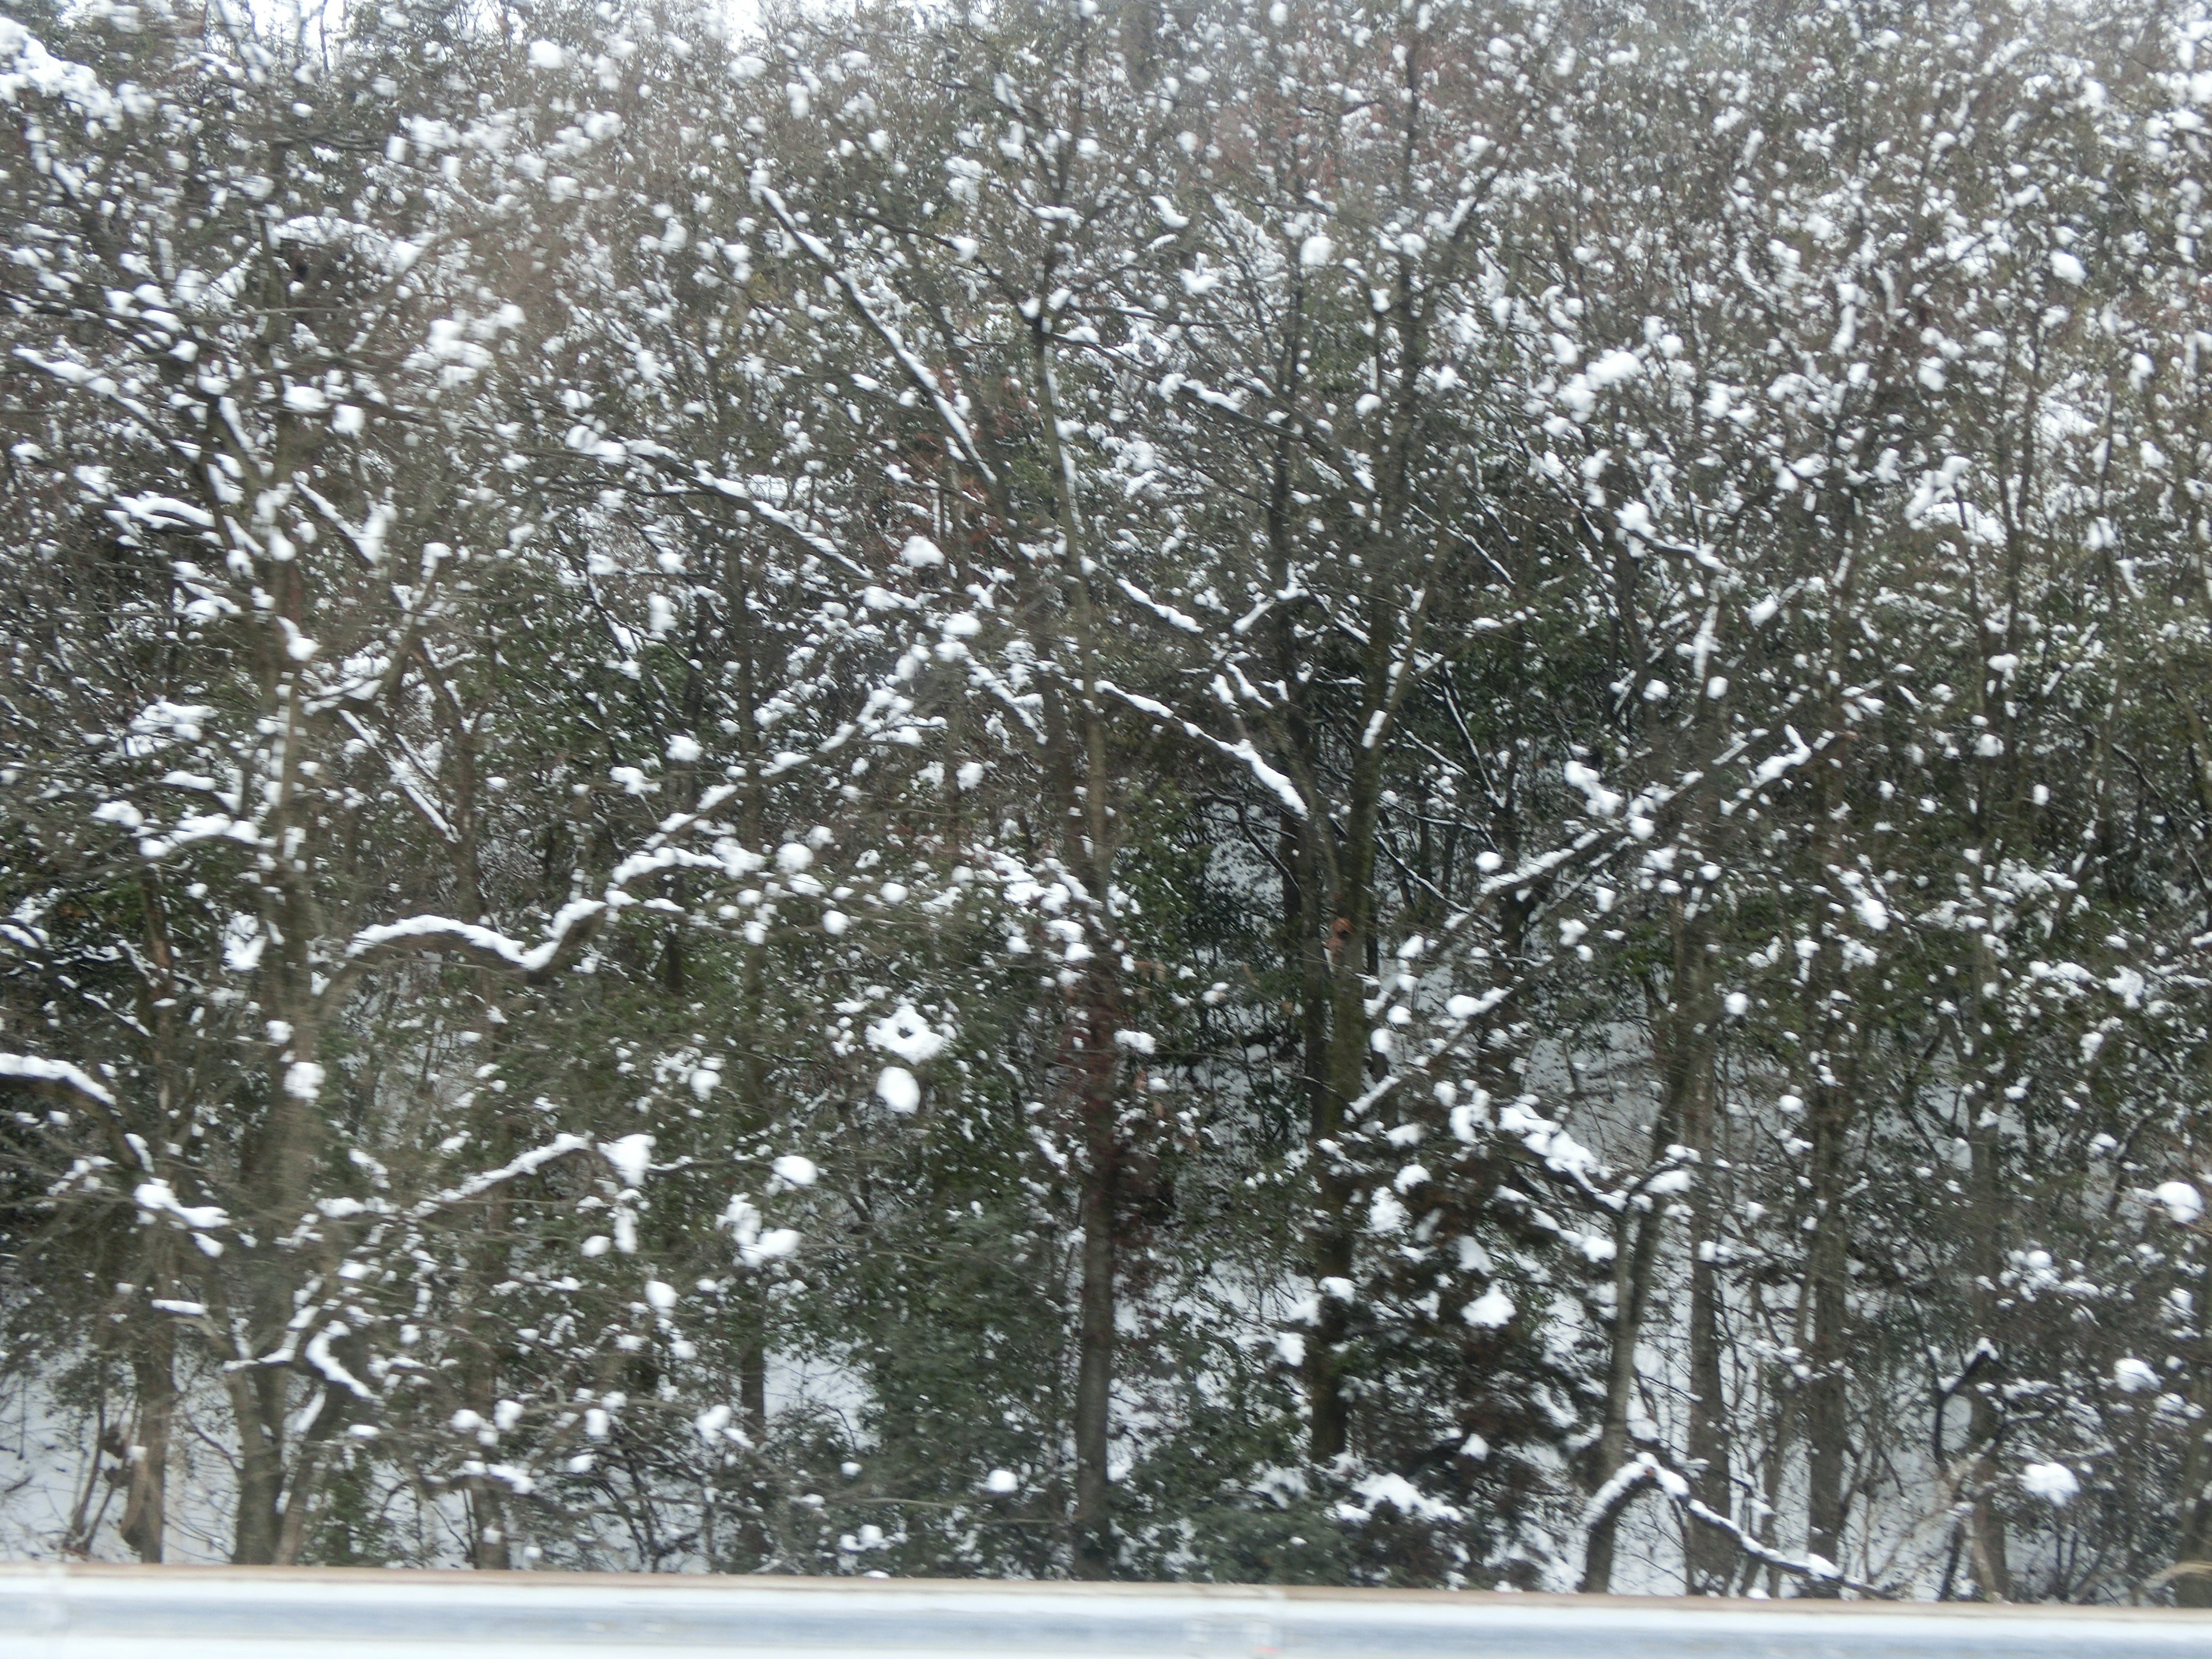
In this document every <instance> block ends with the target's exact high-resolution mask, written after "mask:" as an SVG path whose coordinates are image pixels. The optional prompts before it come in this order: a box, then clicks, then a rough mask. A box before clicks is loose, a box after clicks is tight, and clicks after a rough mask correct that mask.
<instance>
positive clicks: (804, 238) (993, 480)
mask: <svg viewBox="0 0 2212 1659" xmlns="http://www.w3.org/2000/svg"><path fill="white" fill-rule="evenodd" d="M752 187H753V193H754V194H755V195H756V196H757V197H759V199H760V200H761V202H762V203H763V204H764V205H765V206H766V207H767V208H768V210H769V212H770V213H773V214H774V215H775V217H776V222H778V223H779V224H781V226H782V227H783V228H784V234H786V235H787V236H789V237H790V238H791V239H792V240H793V241H795V242H797V243H798V244H799V246H801V247H802V248H804V249H805V250H806V257H807V258H810V259H811V260H813V261H814V263H815V264H817V265H818V266H820V267H821V269H822V271H823V275H825V276H828V277H829V280H830V281H831V282H832V283H836V286H837V290H838V292H839V293H841V294H842V295H844V296H845V301H846V303H847V304H848V305H849V306H851V307H852V308H853V310H854V312H855V313H858V315H859V316H860V320H861V321H862V322H864V323H865V324H866V325H867V327H868V330H869V331H870V332H871V333H872V334H873V335H874V336H875V337H877V338H878V340H880V341H882V342H883V343H884V347H885V349H888V350H889V351H890V354H891V355H892V356H894V357H896V358H897V359H898V361H899V367H900V368H902V369H904V370H905V371H906V374H907V378H908V380H912V381H913V382H914V385H915V390H917V391H918V392H921V394H922V395H923V396H924V397H926V398H928V399H929V401H930V404H931V406H932V407H933V408H934V409H935V410H937V418H938V419H939V421H941V422H943V423H944V426H945V432H946V434H947V435H949V436H950V437H951V440H952V441H953V442H954V443H956V444H957V445H958V446H959V447H960V453H962V454H963V456H965V457H966V458H967V461H968V464H969V465H970V466H972V467H974V468H975V474H976V476H977V477H980V478H981V479H982V480H983V482H984V483H985V484H987V485H988V486H989V487H990V488H992V489H997V488H998V483H999V475H998V473H997V471H995V470H994V468H993V467H992V465H991V464H990V463H989V462H988V461H987V460H985V459H983V451H982V448H981V446H979V445H978V444H977V443H976V441H975V432H974V430H973V429H972V428H970V427H969V424H968V422H967V421H966V419H965V418H964V417H963V416H962V415H961V413H960V411H959V410H958V409H957V408H955V407H954V406H953V403H952V400H951V398H949V397H947V396H946V395H945V388H944V386H942V385H941V384H939V380H938V378H937V376H936V375H935V374H933V373H932V372H931V370H930V367H929V365H928V364H927V363H925V362H922V361H921V358H920V357H918V356H915V353H914V350H913V348H911V347H910V346H908V344H907V343H906V342H905V341H904V340H903V339H902V338H901V337H899V333H898V331H897V330H896V329H894V328H893V327H892V326H891V325H890V324H889V323H887V322H885V321H884V319H882V318H881V317H880V316H878V314H877V313H876V308H875V307H873V306H872V305H870V304H869V303H868V302H867V300H866V298H865V297H864V296H863V295H861V293H860V285H859V284H858V283H855V282H854V280H853V277H852V273H851V272H849V271H848V270H846V269H845V267H844V266H843V265H842V264H839V263H838V261H837V256H836V254H835V253H833V252H830V250H829V244H828V243H827V242H824V241H823V240H822V239H821V238H820V237H819V236H817V235H815V234H814V233H813V232H811V231H810V230H808V229H807V228H805V226H804V225H802V224H800V223H799V220H798V218H797V217H796V216H794V215H793V213H792V210H790V209H789V208H788V207H787V206H786V205H785V204H784V200H783V197H781V195H780V194H778V193H777V191H776V190H775V186H774V185H770V184H769V182H768V178H767V175H766V174H765V173H755V174H754V176H753V181H752Z"/></svg>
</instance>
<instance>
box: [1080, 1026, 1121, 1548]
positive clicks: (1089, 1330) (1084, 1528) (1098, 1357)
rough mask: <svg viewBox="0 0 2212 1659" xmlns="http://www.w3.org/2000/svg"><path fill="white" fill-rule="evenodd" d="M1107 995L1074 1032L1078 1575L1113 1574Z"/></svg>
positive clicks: (1116, 1132)
mask: <svg viewBox="0 0 2212 1659" xmlns="http://www.w3.org/2000/svg"><path fill="white" fill-rule="evenodd" d="M1104 1001H1105V1000H1104V999H1103V998H1100V999H1098V1000H1097V1001H1095V1002H1094V1005H1093V1006H1092V1007H1091V1008H1090V1009H1088V1010H1086V1011H1085V1014H1084V1016H1083V1018H1082V1019H1081V1022H1080V1023H1079V1024H1078V1026H1077V1027H1076V1028H1075V1029H1074V1030H1073V1031H1071V1033H1070V1036H1071V1037H1072V1039H1073V1041H1074V1042H1077V1043H1079V1044H1080V1045H1081V1046H1080V1048H1079V1050H1078V1052H1077V1053H1076V1054H1074V1055H1073V1059H1074V1060H1075V1063H1076V1066H1077V1075H1078V1077H1079V1080H1080V1081H1079V1087H1080V1089H1081V1096H1080V1109H1081V1112H1082V1130H1083V1139H1084V1164H1083V1187H1082V1194H1081V1200H1080V1204H1081V1214H1082V1218H1083V1253H1082V1288H1081V1296H1080V1301H1079V1308H1078V1312H1077V1319H1076V1369H1075V1575H1076V1577H1079V1578H1109V1577H1112V1576H1113V1572H1114V1560H1115V1545H1114V1525H1113V1491H1112V1484H1111V1477H1110V1471H1109V1468H1108V1463H1107V1457H1108V1452H1109V1445H1110V1443H1111V1439H1112V1431H1113V1394H1114V1339H1115V1330H1114V1323H1115V1229H1116V1227H1117V1225H1119V1214H1118V1212H1119V1209H1120V1205H1119V1203H1118V1199H1119V1196H1120V1194H1119V1187H1120V1178H1121V1126H1120V1124H1119V1122H1118V1121H1116V1119H1117V1111H1116V1105H1115V1089H1114V1073H1115V1063H1114V1049H1113V1020H1112V1018H1111V1016H1110V1013H1109V1011H1108V1009H1107V1007H1106V1006H1104Z"/></svg>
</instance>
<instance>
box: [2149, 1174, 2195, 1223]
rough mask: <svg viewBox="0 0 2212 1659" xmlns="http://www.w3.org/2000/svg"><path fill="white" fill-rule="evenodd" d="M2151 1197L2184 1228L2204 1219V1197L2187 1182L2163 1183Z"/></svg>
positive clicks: (2155, 1189) (2154, 1190)
mask: <svg viewBox="0 0 2212 1659" xmlns="http://www.w3.org/2000/svg"><path fill="white" fill-rule="evenodd" d="M2151 1196H2152V1197H2153V1198H2154V1199H2156V1200H2158V1202H2159V1205H2160V1207H2161V1208H2163V1209H2164V1210H2165V1211H2166V1214H2167V1215H2169V1216H2171V1217H2172V1218H2173V1219H2174V1220H2175V1221H2176V1222H2177V1223H2179V1225H2182V1226H2184V1227H2189V1226H2194V1225H2196V1224H2197V1222H2199V1221H2201V1220H2203V1218H2204V1195H2203V1194H2202V1193H2200V1192H2198V1191H2197V1188H2195V1187H2193V1186H2191V1184H2190V1183H2189V1182H2186V1181H2162V1182H2160V1183H2159V1184H2158V1186H2157V1187H2156V1188H2154V1189H2153V1191H2152V1193H2151Z"/></svg>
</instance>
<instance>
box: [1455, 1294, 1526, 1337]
mask: <svg viewBox="0 0 2212 1659" xmlns="http://www.w3.org/2000/svg"><path fill="white" fill-rule="evenodd" d="M1514 1311H1515V1310H1514V1306H1513V1298H1512V1297H1510V1296H1508V1295H1506V1294H1505V1291H1504V1288H1503V1287H1502V1286H1499V1285H1492V1286H1491V1287H1490V1288H1489V1289H1488V1290H1486V1291H1484V1292H1483V1293H1482V1294H1481V1295H1480V1296H1479V1297H1475V1299H1474V1301H1472V1302H1470V1303H1468V1304H1467V1312H1466V1314H1465V1316H1464V1317H1465V1318H1466V1320H1467V1322H1468V1324H1470V1325H1473V1326H1474V1327H1475V1328H1477V1329H1478V1330H1496V1329H1498V1328H1499V1327H1500V1326H1503V1325H1507V1324H1510V1323H1511V1322H1512V1320H1513V1315H1514Z"/></svg>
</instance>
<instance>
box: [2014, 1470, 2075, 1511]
mask: <svg viewBox="0 0 2212 1659" xmlns="http://www.w3.org/2000/svg"><path fill="white" fill-rule="evenodd" d="M2020 1484H2021V1486H2022V1487H2024V1488H2025V1489H2026V1490H2027V1492H2028V1493H2029V1494H2030V1495H2031V1496H2033V1497H2036V1498H2042V1499H2044V1500H2045V1502H2047V1503H2050V1504H2057V1505H2058V1506H2060V1507H2062V1508H2063V1506H2064V1505H2065V1504H2067V1502H2068V1501H2069V1500H2070V1499H2071V1498H2073V1497H2074V1496H2075V1494H2076V1493H2078V1492H2080V1491H2081V1481H2080V1480H2077V1479H2076V1478H2075V1474H2074V1471H2073V1470H2071V1469H2069V1468H2067V1467H2066V1466H2065V1465H2064V1464H2063V1463H2030V1464H2029V1465H2028V1466H2027V1468H2024V1469H2022V1470H2021V1472H2020Z"/></svg>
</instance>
